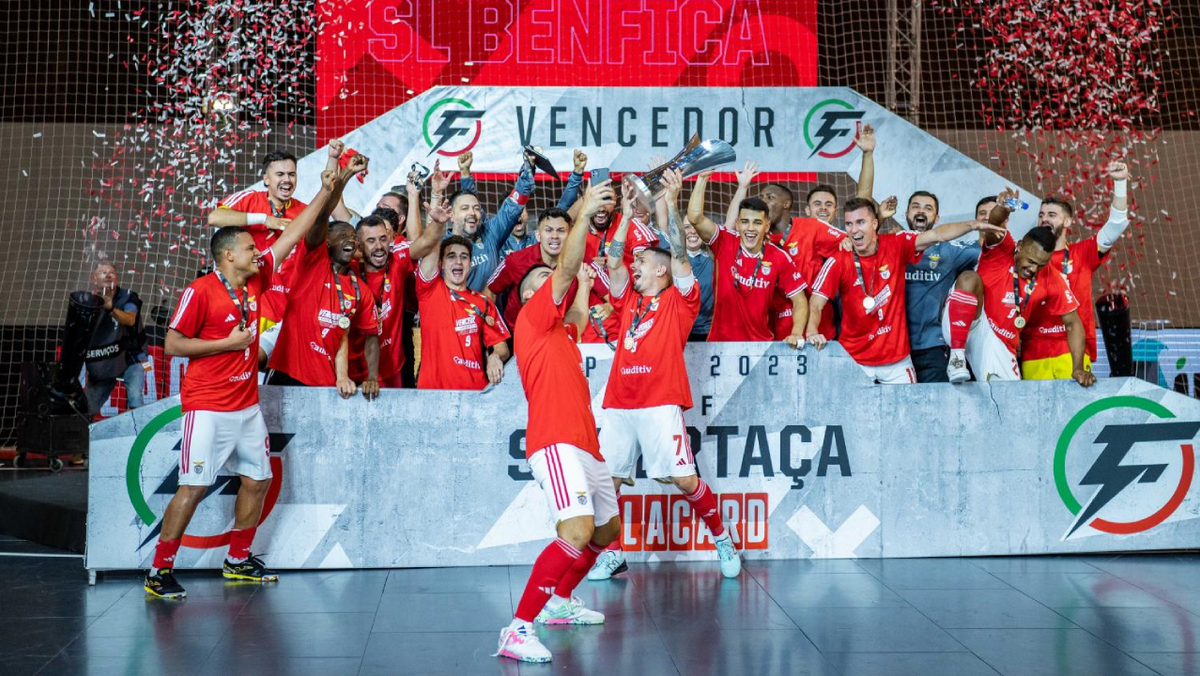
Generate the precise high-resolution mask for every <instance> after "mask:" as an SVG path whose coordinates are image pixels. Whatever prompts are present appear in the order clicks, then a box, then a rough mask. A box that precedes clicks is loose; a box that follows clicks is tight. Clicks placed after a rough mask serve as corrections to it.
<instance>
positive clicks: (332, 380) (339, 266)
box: [267, 156, 379, 400]
mask: <svg viewBox="0 0 1200 676" xmlns="http://www.w3.org/2000/svg"><path fill="white" fill-rule="evenodd" d="M356 157H357V156H356ZM352 159H353V158H352ZM304 248H305V252H304V253H303V255H302V256H300V257H298V260H296V262H295V263H294V266H293V271H292V288H291V291H290V292H289V294H288V304H287V309H286V310H284V316H283V321H282V322H280V324H281V328H280V330H279V337H278V339H277V342H276V344H275V350H274V351H273V352H272V353H271V357H270V361H269V362H268V363H269V365H270V368H271V369H272V373H271V375H270V376H269V377H268V379H267V382H268V383H270V384H272V385H308V386H312V387H332V386H336V387H337V390H338V393H339V394H341V395H342V397H343V398H349V397H350V396H351V395H353V394H354V393H355V392H356V391H357V390H358V385H356V384H355V382H354V381H353V380H351V379H350V349H349V334H350V332H351V329H352V328H353V330H354V331H357V332H359V333H361V334H362V335H363V336H365V339H364V345H363V354H364V355H365V359H366V362H367V377H366V380H364V381H363V382H362V393H363V396H364V397H366V398H367V399H368V400H371V399H374V398H375V397H376V396H378V394H379V323H378V321H377V320H376V318H375V298H374V296H373V295H372V294H371V289H370V288H369V287H368V286H367V285H365V284H361V283H360V279H359V276H358V275H357V274H355V272H354V270H353V269H352V268H351V266H350V263H351V261H352V260H353V259H354V255H355V252H356V251H357V240H356V238H355V233H354V226H352V225H350V224H349V223H346V222H345V221H334V222H333V223H330V222H328V221H323V222H320V223H317V224H316V225H314V226H313V227H312V228H311V229H310V230H309V231H308V234H307V235H305V237H304Z"/></svg>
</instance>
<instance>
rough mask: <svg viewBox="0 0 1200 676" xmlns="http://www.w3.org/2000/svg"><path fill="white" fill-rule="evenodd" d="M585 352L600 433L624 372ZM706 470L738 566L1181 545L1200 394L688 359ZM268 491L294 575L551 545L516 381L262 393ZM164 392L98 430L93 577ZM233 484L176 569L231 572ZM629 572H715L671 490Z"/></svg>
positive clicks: (525, 557) (630, 546)
mask: <svg viewBox="0 0 1200 676" xmlns="http://www.w3.org/2000/svg"><path fill="white" fill-rule="evenodd" d="M611 354H612V353H611V352H610V351H609V349H608V348H607V347H605V346H603V345H599V346H584V362H583V366H584V369H585V372H586V374H587V376H588V380H589V382H590V384H591V388H592V393H593V395H594V396H593V409H594V410H595V411H596V413H597V424H598V425H600V426H601V427H603V425H604V415H603V411H602V410H601V408H600V403H601V401H602V400H603V391H604V387H605V383H606V382H607V379H608V375H609V369H610V366H611V363H612V361H611V360H612V357H611ZM687 361H688V371H689V374H690V376H691V381H692V391H693V397H694V400H695V403H696V406H695V408H694V409H693V410H691V411H689V412H688V413H687V414H686V422H687V425H688V427H689V429H688V433H689V436H690V437H691V444H692V449H693V451H694V453H695V456H696V462H697V465H698V467H699V471H700V473H701V475H702V476H703V477H704V478H705V479H706V480H707V481H709V482H710V483H711V485H712V486H713V489H714V491H715V492H717V493H718V494H719V496H720V498H719V502H720V505H721V509H722V513H723V514H724V515H725V518H726V521H727V522H728V523H730V524H731V525H733V526H735V528H734V529H733V530H734V533H735V537H736V541H737V542H738V544H739V546H740V547H741V548H743V550H744V552H745V556H746V557H747V558H775V559H793V558H809V557H818V558H823V557H856V556H857V557H926V556H982V555H1008V554H1047V553H1081V552H1101V551H1137V550H1150V549H1180V548H1186V547H1194V546H1195V545H1196V543H1197V542H1200V521H1198V519H1200V492H1198V491H1197V490H1196V489H1195V487H1194V479H1195V473H1196V472H1195V443H1196V441H1195V439H1196V438H1197V436H1198V432H1200V401H1197V400H1194V399H1191V398H1188V397H1185V396H1182V395H1179V394H1176V393H1174V392H1170V391H1167V390H1164V389H1162V388H1160V387H1157V386H1155V385H1152V384H1150V383H1147V382H1144V381H1141V380H1136V379H1112V380H1101V381H1100V382H1099V383H1097V384H1096V386H1095V387H1093V388H1091V389H1088V390H1085V389H1083V388H1080V387H1079V386H1078V385H1076V384H1075V383H1074V382H1073V381H1057V382H1044V381H1042V382H1033V381H1029V382H1003V383H995V384H990V385H989V384H983V383H970V384H966V385H961V386H952V385H949V384H929V385H910V386H878V385H873V384H871V383H870V382H869V381H868V380H867V377H866V376H865V375H864V374H863V372H862V370H861V369H860V368H859V367H858V366H857V365H856V364H854V363H853V362H852V361H851V360H850V359H849V357H848V356H847V355H846V353H845V352H844V351H842V350H841V348H840V347H838V346H836V345H832V346H831V347H830V348H829V349H827V350H825V351H824V352H821V353H815V352H813V351H812V350H811V349H809V350H804V351H800V352H795V351H792V350H790V349H788V348H787V347H786V346H784V345H782V344H777V343H725V344H696V345H690V346H689V347H688V352H687ZM261 406H262V408H263V411H264V414H265V416H266V419H267V423H268V426H269V428H270V430H271V456H272V467H273V469H274V474H275V477H274V479H273V481H272V484H271V488H270V491H269V492H268V496H267V505H266V509H265V510H264V515H263V521H262V524H261V526H260V528H259V531H258V539H257V541H256V544H255V550H256V551H264V552H269V553H270V559H269V561H270V563H271V565H272V566H275V567H279V568H357V567H362V568H371V567H398V566H463V565H494V564H528V563H531V562H532V561H533V559H534V558H535V557H536V555H537V553H538V552H539V551H540V550H541V548H542V547H543V546H544V544H545V542H546V541H547V540H548V539H549V538H550V537H552V533H553V531H552V527H551V524H550V522H549V512H548V509H547V507H546V504H545V498H544V496H543V494H542V492H541V491H540V490H539V489H538V487H537V485H536V484H535V483H534V482H533V481H532V480H531V476H530V473H529V467H528V464H527V463H526V461H525V449H524V425H525V421H526V407H525V399H524V396H523V394H522V392H521V389H520V383H519V382H518V375H517V371H516V369H515V367H514V366H513V365H511V364H510V365H509V367H508V369H507V371H506V373H505V380H504V382H503V383H501V384H500V385H499V386H497V387H495V388H493V389H490V390H488V391H485V392H441V391H406V390H385V391H384V392H383V393H382V395H381V396H380V398H379V400H378V401H375V402H367V401H365V400H364V399H362V397H360V396H357V397H355V398H353V399H351V400H349V401H343V400H341V399H340V398H339V397H338V396H337V394H336V392H335V391H334V390H333V389H332V388H328V389H325V388H277V387H265V388H263V389H262V404H261ZM180 439H181V429H180V412H179V409H178V399H177V398H172V399H168V400H165V401H160V402H158V403H156V404H153V405H148V406H146V407H144V408H141V409H138V410H136V411H133V412H132V413H129V414H125V415H122V416H119V417H117V418H113V419H110V420H106V421H103V422H100V423H97V424H95V425H93V427H92V436H91V443H92V446H91V468H90V472H89V496H88V500H89V509H88V550H87V567H88V568H89V569H92V570H96V569H133V568H141V567H145V566H147V565H148V564H149V561H150V560H151V557H152V555H153V550H154V544H155V541H156V539H157V537H158V527H159V520H160V519H161V517H162V514H163V510H164V509H165V507H166V505H167V503H168V501H169V500H170V498H171V495H172V494H173V493H174V491H175V488H176V486H177V481H178V472H179V469H178V468H179V461H180ZM237 486H238V480H237V479H236V478H235V477H227V476H222V477H220V479H219V480H218V481H217V483H216V484H215V485H214V486H213V487H212V489H211V490H210V491H209V492H208V493H207V495H206V497H205V499H204V501H203V502H202V503H201V505H200V507H199V508H198V509H197V512H196V517H195V519H194V521H193V522H192V525H191V526H190V527H189V529H188V534H187V536H185V539H184V543H183V544H184V548H183V549H182V550H181V551H180V554H179V559H178V563H177V565H178V566H179V567H181V568H189V567H210V568H211V567H219V566H220V565H221V560H222V557H224V555H225V546H226V545H227V544H228V541H229V535H228V532H229V529H230V527H231V526H232V514H233V512H232V510H233V502H234V496H235V495H236V492H237ZM621 514H622V518H623V519H624V532H623V534H622V537H623V541H624V544H625V546H626V549H627V550H628V551H629V552H630V553H629V556H630V558H631V559H632V560H635V561H638V560H650V561H654V560H680V559H684V560H687V559H709V558H712V557H714V556H715V554H714V553H713V552H712V551H710V550H711V548H712V542H711V538H710V537H709V536H708V533H707V531H706V529H705V527H704V526H703V524H702V522H700V521H699V520H698V519H697V518H696V515H695V514H694V513H693V512H692V510H691V508H690V505H689V504H688V503H687V501H686V500H682V499H681V496H680V495H679V493H678V491H676V490H675V489H674V488H673V487H669V486H667V487H664V486H660V485H659V484H657V483H655V482H653V481H649V480H646V479H645V477H644V474H642V473H640V471H639V479H638V480H637V485H636V486H635V487H633V488H631V489H627V490H626V491H625V492H624V494H623V499H622V508H621Z"/></svg>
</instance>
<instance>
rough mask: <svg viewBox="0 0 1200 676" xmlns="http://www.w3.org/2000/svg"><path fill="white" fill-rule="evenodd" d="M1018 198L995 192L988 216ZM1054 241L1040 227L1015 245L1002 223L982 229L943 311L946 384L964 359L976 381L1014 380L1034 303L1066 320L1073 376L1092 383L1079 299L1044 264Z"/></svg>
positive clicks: (994, 219)
mask: <svg viewBox="0 0 1200 676" xmlns="http://www.w3.org/2000/svg"><path fill="white" fill-rule="evenodd" d="M1018 197H1019V194H1018V193H1017V192H1016V191H1015V190H1012V189H1006V190H1005V191H1004V192H1002V193H1000V195H998V196H997V203H996V206H995V207H993V208H992V211H991V213H990V214H989V215H988V220H989V221H990V222H991V223H992V224H993V225H1001V224H1003V223H1005V222H1006V221H1007V220H1008V215H1009V213H1011V212H1012V210H1013V209H1014V208H1015V207H1014V206H1013V204H1012V203H1014V202H1015V201H1016V200H1017V198H1018ZM938 230H941V228H938ZM1056 241H1057V237H1055V235H1054V232H1053V231H1052V230H1051V229H1050V228H1047V227H1044V226H1038V227H1036V228H1033V229H1032V230H1030V231H1029V232H1028V233H1026V234H1025V236H1024V237H1022V238H1021V242H1020V244H1018V243H1017V242H1015V241H1014V240H1013V238H1012V235H1010V234H1009V233H1008V230H1007V229H1004V228H1000V229H999V230H997V231H993V232H988V233H985V234H984V235H983V237H982V240H981V244H982V246H983V250H982V252H981V253H980V254H979V265H978V266H976V268H975V270H968V271H966V272H964V273H962V274H960V275H959V276H958V279H957V280H956V281H955V283H954V291H952V292H951V293H950V298H949V300H947V302H946V309H945V311H943V312H942V337H943V338H944V339H945V340H946V342H947V343H948V344H949V345H950V364H949V365H948V366H947V367H946V373H947V375H948V376H949V379H950V382H952V383H956V384H957V383H962V382H966V380H967V379H968V378H969V377H970V375H969V373H968V371H967V364H970V366H971V370H973V371H974V372H975V377H976V378H978V379H979V380H981V381H985V382H986V381H988V380H1020V378H1021V372H1020V369H1019V368H1018V366H1017V354H1018V353H1019V352H1020V349H1021V329H1023V328H1025V325H1026V324H1027V323H1028V317H1029V313H1030V311H1031V310H1032V309H1033V308H1041V309H1043V310H1044V311H1046V312H1049V313H1050V314H1053V315H1055V316H1058V317H1060V318H1061V319H1062V322H1063V325H1064V326H1066V333H1067V344H1068V346H1069V347H1070V351H1071V363H1072V373H1071V377H1072V378H1074V379H1075V382H1077V383H1079V384H1080V385H1081V386H1083V387H1091V386H1092V384H1094V383H1095V382H1096V376H1094V375H1092V372H1091V371H1090V370H1088V369H1087V368H1085V363H1084V353H1085V351H1086V349H1087V341H1086V337H1085V336H1084V328H1083V322H1082V321H1080V319H1079V312H1078V309H1079V302H1078V301H1077V300H1076V299H1075V294H1073V293H1072V292H1071V287H1070V283H1069V282H1068V281H1067V280H1066V278H1065V277H1063V275H1062V272H1061V271H1060V270H1059V269H1057V268H1054V267H1048V266H1049V264H1050V259H1051V256H1052V255H1053V253H1054V246H1055V243H1056ZM1043 306H1044V307H1043Z"/></svg>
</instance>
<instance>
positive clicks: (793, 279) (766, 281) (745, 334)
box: [708, 227, 808, 343]
mask: <svg viewBox="0 0 1200 676" xmlns="http://www.w3.org/2000/svg"><path fill="white" fill-rule="evenodd" d="M708 245H709V247H711V248H712V252H713V286H714V287H715V289H714V290H715V294H714V297H713V317H712V329H710V330H709V333H708V341H709V342H710V343H716V342H733V341H752V340H771V339H772V338H773V337H774V333H773V332H772V330H771V323H772V319H773V317H772V316H771V297H772V296H773V295H774V294H775V292H776V289H778V290H779V291H780V292H781V293H782V294H783V295H784V297H786V298H791V297H792V296H795V295H796V294H798V293H801V292H802V291H804V290H805V289H807V288H808V284H806V283H805V281H804V277H802V276H801V275H800V272H799V271H798V270H796V267H795V266H794V265H792V259H791V258H789V257H788V255H787V254H786V253H784V251H783V249H780V248H779V247H777V246H775V245H774V244H770V243H765V244H763V249H762V251H761V252H760V253H759V255H757V256H755V255H752V254H750V253H749V252H747V251H746V250H745V249H744V248H743V247H742V243H741V237H738V236H737V234H735V233H734V232H733V231H732V230H727V229H726V228H723V227H718V228H717V231H716V232H715V233H714V234H713V237H712V240H710V241H709V242H708Z"/></svg>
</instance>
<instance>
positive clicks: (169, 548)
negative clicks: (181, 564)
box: [154, 539, 182, 570]
mask: <svg viewBox="0 0 1200 676" xmlns="http://www.w3.org/2000/svg"><path fill="white" fill-rule="evenodd" d="M181 542H182V540H179V539H175V540H163V539H159V541H158V544H157V545H155V546H154V568H155V570H157V569H159V568H174V567H175V555H176V554H178V553H179V544H180V543H181Z"/></svg>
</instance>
